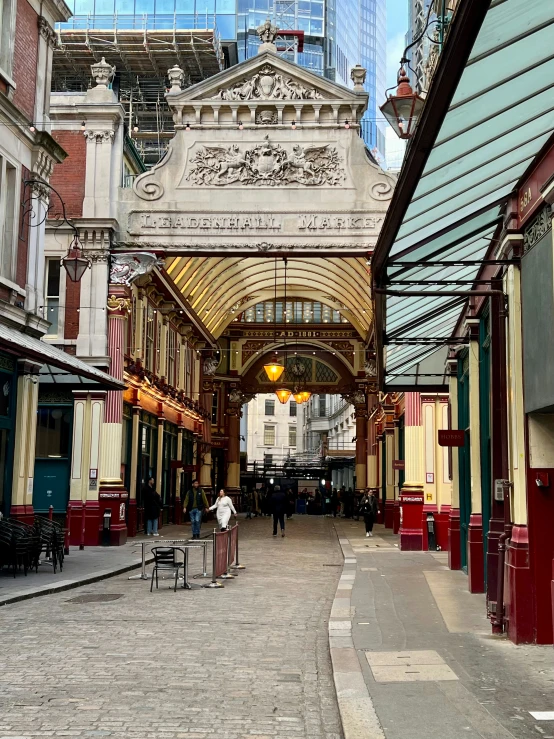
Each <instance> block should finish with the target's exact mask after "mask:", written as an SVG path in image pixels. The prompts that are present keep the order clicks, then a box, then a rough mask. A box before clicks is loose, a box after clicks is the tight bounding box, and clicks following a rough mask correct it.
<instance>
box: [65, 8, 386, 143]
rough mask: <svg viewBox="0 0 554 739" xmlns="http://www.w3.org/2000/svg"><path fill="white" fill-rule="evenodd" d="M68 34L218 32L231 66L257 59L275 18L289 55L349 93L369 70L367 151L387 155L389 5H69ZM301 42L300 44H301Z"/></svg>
mask: <svg viewBox="0 0 554 739" xmlns="http://www.w3.org/2000/svg"><path fill="white" fill-rule="evenodd" d="M67 3H68V5H69V7H70V9H71V11H72V12H73V14H74V17H73V18H71V19H70V21H69V23H67V24H63V27H65V28H75V29H79V28H80V29H86V28H91V29H104V30H108V29H109V28H111V27H114V28H116V27H117V28H118V29H122V30H123V29H151V30H163V29H171V28H173V27H175V28H178V29H216V31H217V37H218V38H219V39H220V41H221V44H222V48H223V50H224V52H225V57H226V60H227V63H228V64H233V63H234V62H236V61H243V60H244V59H247V58H249V57H251V56H254V55H255V54H256V53H257V49H258V45H259V39H258V36H257V34H256V28H257V27H258V26H259V25H261V24H262V23H263V22H264V21H265V20H266V19H267V18H271V20H272V21H273V22H275V23H276V24H277V26H278V27H279V28H280V30H281V31H284V32H285V40H286V43H285V46H286V48H285V49H284V50H280V53H282V55H283V56H285V57H287V58H289V59H290V60H291V61H296V62H297V63H298V64H300V65H301V66H303V67H305V68H306V69H309V70H311V71H312V72H315V73H316V74H320V75H322V76H324V77H327V78H328V79H331V80H333V81H335V82H338V83H340V84H342V85H346V86H348V87H351V86H352V82H351V80H350V69H351V68H352V67H353V66H354V65H356V64H361V65H362V66H363V67H365V68H366V69H367V79H366V83H365V87H366V90H367V92H368V93H369V107H368V110H367V113H366V115H365V116H364V120H363V122H362V132H363V137H364V140H365V141H366V143H367V145H368V146H369V147H370V148H371V149H374V148H376V149H377V151H378V152H379V153H380V154H381V155H384V153H385V145H384V122H381V121H380V118H381V115H380V112H379V108H378V105H379V103H381V102H382V101H383V100H384V99H385V67H386V0H67ZM295 32H300V36H295ZM295 40H297V41H300V43H299V44H298V45H296V46H295Z"/></svg>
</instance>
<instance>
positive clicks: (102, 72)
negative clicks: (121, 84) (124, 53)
mask: <svg viewBox="0 0 554 739" xmlns="http://www.w3.org/2000/svg"><path fill="white" fill-rule="evenodd" d="M90 71H91V72H92V76H93V77H94V79H95V80H96V84H97V85H98V86H99V87H107V86H108V85H109V83H110V82H111V81H112V80H113V78H114V74H115V67H112V65H111V64H108V62H107V61H106V60H105V59H104V57H102V59H101V60H100V61H99V62H97V63H96V64H91V65H90Z"/></svg>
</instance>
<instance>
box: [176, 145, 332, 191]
mask: <svg viewBox="0 0 554 739" xmlns="http://www.w3.org/2000/svg"><path fill="white" fill-rule="evenodd" d="M191 165H192V167H191V169H190V171H189V173H188V175H187V179H188V180H189V181H191V182H193V183H194V184H195V185H211V186H213V185H216V186H223V185H231V184H234V183H237V184H240V185H270V186H275V185H288V184H292V183H298V184H302V185H310V186H318V185H332V186H336V185H339V184H341V182H342V181H343V180H344V177H345V173H344V169H343V168H342V166H341V164H340V160H339V155H338V152H337V150H336V149H335V148H334V147H331V146H329V145H328V144H323V145H321V146H306V147H304V146H300V144H296V145H295V146H293V148H292V152H289V151H287V150H286V149H284V148H283V147H282V146H280V145H279V144H272V143H271V141H270V140H269V137H268V136H266V137H265V141H264V143H262V144H259V145H258V146H255V147H253V148H252V149H246V150H245V151H244V152H242V151H241V150H240V148H239V146H238V145H237V144H232V145H231V146H229V147H223V146H203V147H202V148H201V149H199V150H198V151H197V153H196V154H195V155H194V156H193V157H192V159H191Z"/></svg>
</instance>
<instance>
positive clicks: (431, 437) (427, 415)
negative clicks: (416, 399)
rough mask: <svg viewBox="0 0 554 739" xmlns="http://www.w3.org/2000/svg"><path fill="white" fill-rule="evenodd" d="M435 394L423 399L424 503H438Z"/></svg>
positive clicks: (429, 504)
mask: <svg viewBox="0 0 554 739" xmlns="http://www.w3.org/2000/svg"><path fill="white" fill-rule="evenodd" d="M435 400H436V398H435V396H434V395H431V396H425V397H423V398H422V399H421V420H422V423H423V448H424V452H423V455H424V463H423V493H424V501H423V502H424V505H428V506H432V507H433V508H435V507H436V505H437V464H436V448H435V446H436V436H437V432H436V418H435Z"/></svg>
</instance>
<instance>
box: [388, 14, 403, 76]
mask: <svg viewBox="0 0 554 739" xmlns="http://www.w3.org/2000/svg"><path fill="white" fill-rule="evenodd" d="M407 30H408V0H387V87H391V86H392V85H394V84H395V83H396V74H397V72H398V66H399V65H398V62H399V61H400V57H401V56H402V52H403V51H404V45H405V34H406V31H407Z"/></svg>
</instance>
